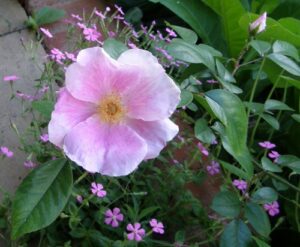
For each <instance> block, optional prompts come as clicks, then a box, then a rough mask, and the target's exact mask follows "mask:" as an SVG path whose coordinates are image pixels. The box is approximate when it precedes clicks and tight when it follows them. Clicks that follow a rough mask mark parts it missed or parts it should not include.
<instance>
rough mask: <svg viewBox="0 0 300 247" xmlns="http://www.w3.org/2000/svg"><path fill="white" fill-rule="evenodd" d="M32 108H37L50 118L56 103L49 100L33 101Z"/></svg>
mask: <svg viewBox="0 0 300 247" xmlns="http://www.w3.org/2000/svg"><path fill="white" fill-rule="evenodd" d="M32 108H33V110H36V111H38V112H39V113H40V114H42V115H43V116H45V117H46V118H48V119H50V118H51V113H52V111H53V110H54V103H53V102H52V101H49V100H42V101H33V102H32Z"/></svg>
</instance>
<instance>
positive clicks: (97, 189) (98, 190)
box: [91, 182, 106, 197]
mask: <svg viewBox="0 0 300 247" xmlns="http://www.w3.org/2000/svg"><path fill="white" fill-rule="evenodd" d="M91 191H92V193H93V194H94V195H96V196H98V197H105V196H106V191H105V190H104V189H103V185H102V184H96V183H95V182H93V183H92V184H91Z"/></svg>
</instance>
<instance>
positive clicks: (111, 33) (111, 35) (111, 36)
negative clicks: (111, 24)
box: [108, 31, 116, 38]
mask: <svg viewBox="0 0 300 247" xmlns="http://www.w3.org/2000/svg"><path fill="white" fill-rule="evenodd" d="M108 36H109V37H110V38H114V37H116V33H115V32H113V31H109V32H108Z"/></svg>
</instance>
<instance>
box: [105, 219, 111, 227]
mask: <svg viewBox="0 0 300 247" xmlns="http://www.w3.org/2000/svg"><path fill="white" fill-rule="evenodd" d="M104 222H105V224H106V225H110V224H111V222H112V218H105V219H104Z"/></svg>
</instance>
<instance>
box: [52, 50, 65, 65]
mask: <svg viewBox="0 0 300 247" xmlns="http://www.w3.org/2000/svg"><path fill="white" fill-rule="evenodd" d="M50 53H51V54H50V58H51V59H52V60H54V61H56V62H57V63H59V64H62V60H64V59H66V56H65V54H64V53H63V52H61V51H60V50H59V49H57V48H53V49H51V51H50Z"/></svg>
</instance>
